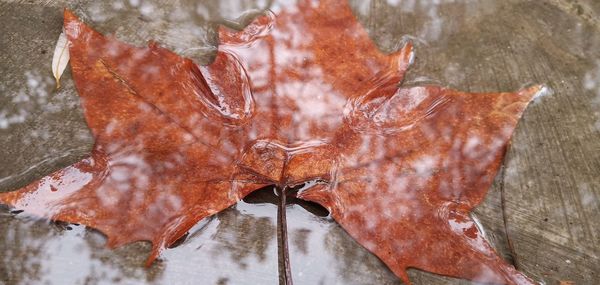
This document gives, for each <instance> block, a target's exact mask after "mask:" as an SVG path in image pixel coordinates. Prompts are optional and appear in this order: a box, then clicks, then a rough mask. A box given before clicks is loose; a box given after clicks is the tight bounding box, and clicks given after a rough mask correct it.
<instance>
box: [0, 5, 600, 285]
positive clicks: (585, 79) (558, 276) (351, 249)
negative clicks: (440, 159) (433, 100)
mask: <svg viewBox="0 0 600 285" xmlns="http://www.w3.org/2000/svg"><path fill="white" fill-rule="evenodd" d="M141 2H142V4H143V3H153V5H154V7H161V8H162V10H166V11H169V10H172V9H174V8H173V5H174V4H173V1H141ZM179 2H181V3H179V4H180V5H188V7H190V6H189V5H192V1H179ZM233 2H235V1H233ZM240 2H242V1H240ZM438 2H442V3H438ZM248 3H249V4H248ZM109 4H110V3H109ZM109 4H97V3H96V4H94V3H93V2H85V1H83V2H81V1H76V2H70V3H69V4H65V3H64V2H62V1H37V2H35V3H34V1H20V0H19V1H14V0H8V1H7V0H0V24H2V26H1V27H0V30H1V31H3V34H4V35H3V36H2V38H1V39H0V50H2V53H1V54H0V78H1V81H0V127H1V128H0V146H1V148H0V157H1V158H2V160H1V162H0V191H10V190H12V189H15V188H17V187H19V186H23V185H24V184H27V182H29V181H31V180H33V179H35V178H37V177H40V176H42V175H45V174H47V173H49V172H51V171H53V170H56V169H60V168H62V167H64V166H66V165H69V164H71V163H73V162H75V161H78V160H79V159H80V158H81V157H84V156H85V155H86V154H87V152H88V151H89V148H90V147H91V144H92V140H91V138H90V136H89V133H88V131H87V128H86V126H85V123H84V121H83V117H82V115H81V110H80V109H79V107H78V100H77V95H76V93H75V91H74V88H73V84H72V82H71V80H70V76H69V74H67V75H66V77H65V79H64V81H63V82H64V89H63V90H61V91H59V92H54V91H52V88H53V84H52V78H51V77H50V76H51V74H50V72H49V65H50V62H51V56H52V50H53V48H54V43H55V41H56V38H57V37H58V34H59V33H60V29H61V23H62V20H61V12H62V11H61V9H62V7H64V6H65V5H67V6H69V7H72V8H75V10H76V11H78V12H80V13H82V14H84V15H86V16H87V17H88V18H87V20H88V21H90V22H92V23H94V26H96V27H98V29H99V30H100V31H102V32H115V33H116V34H117V36H119V37H121V38H122V39H124V40H126V41H130V42H133V43H137V44H143V43H144V42H145V41H146V40H148V39H150V38H156V39H158V40H159V41H162V42H164V43H166V45H167V46H170V47H171V48H173V49H175V50H177V51H179V52H180V53H182V54H185V55H187V56H191V57H193V58H195V59H196V60H197V61H199V62H208V61H209V60H210V58H211V56H210V50H211V49H210V47H211V46H212V47H214V44H215V38H214V34H213V32H214V31H213V30H211V24H210V23H211V20H215V19H217V18H219V15H222V16H223V17H229V18H235V17H237V16H238V15H239V14H240V13H241V12H242V11H244V10H245V9H248V8H253V7H257V8H260V6H259V5H257V4H254V3H252V2H247V1H246V2H245V4H244V7H242V8H238V9H230V8H228V7H224V6H222V7H219V5H218V4H216V1H215V2H213V3H209V4H208V5H204V6H201V7H205V8H204V10H202V9H200V8H197V7H196V6H194V9H198V11H201V12H199V13H201V14H202V13H204V14H206V15H208V16H206V17H204V18H203V19H204V20H202V19H199V20H194V21H192V22H193V25H192V26H191V27H190V24H189V22H187V21H181V22H177V21H175V22H169V21H166V20H164V19H161V20H158V19H154V20H153V19H152V18H146V17H145V16H144V13H142V12H141V9H142V8H141V7H142V6H137V7H130V6H127V5H126V6H127V7H126V8H127V9H129V10H125V11H126V12H119V13H118V17H117V16H114V15H111V14H110V13H108V14H107V13H103V11H110V7H111V6H110V5H109ZM194 5H195V4H194ZM352 6H353V8H354V11H355V13H356V14H357V15H358V16H359V19H360V21H361V23H363V25H365V27H366V28H367V29H368V30H369V33H370V35H371V37H372V38H373V40H374V41H375V42H376V43H377V45H378V46H379V47H380V48H381V49H382V50H384V51H392V50H395V49H396V48H397V47H398V45H399V43H400V42H401V40H402V37H404V36H410V37H412V38H413V39H414V41H415V43H416V61H415V64H414V65H413V66H412V68H411V70H410V71H409V73H408V75H407V76H408V77H407V79H406V80H405V83H404V84H405V85H417V84H422V83H423V82H435V83H437V84H441V85H448V86H451V87H453V88H456V89H460V90H464V91H471V92H478V91H485V92H492V91H502V90H516V89H519V88H521V87H523V85H525V84H531V83H543V84H546V85H547V86H548V87H549V88H550V89H551V90H552V91H553V92H552V94H550V95H547V96H544V97H542V98H539V99H537V101H536V102H535V103H534V104H532V105H531V106H530V107H529V108H528V109H527V110H526V112H525V115H524V117H523V119H522V121H521V122H520V123H519V126H518V128H517V130H516V132H515V135H514V137H513V142H512V146H511V148H510V149H509V151H508V153H507V157H506V159H505V166H504V168H503V170H502V171H501V172H500V173H499V174H498V176H497V177H496V183H495V184H494V186H493V187H492V189H490V192H489V194H488V196H487V198H486V200H485V202H484V203H483V204H482V205H480V206H479V207H478V208H477V211H476V212H475V213H474V215H475V216H476V217H477V218H478V219H479V220H480V221H481V224H482V226H483V228H484V229H485V231H486V233H487V236H488V239H489V240H490V241H491V242H492V243H493V244H494V246H495V247H496V249H497V250H498V251H499V253H500V254H501V255H502V256H504V257H505V258H506V259H508V260H510V261H511V262H513V264H515V266H516V267H517V268H518V269H519V270H522V271H524V272H525V273H526V274H527V275H529V276H530V277H532V278H534V279H536V280H540V281H544V282H546V284H558V283H559V281H567V280H568V281H573V282H574V284H596V283H598V282H599V280H600V276H598V272H600V219H599V217H600V25H599V24H598V22H599V21H598V16H599V15H600V5H599V4H598V3H597V1H594V0H589V1H573V0H571V1H569V0H547V1H516V0H511V1H466V0H465V1H451V2H450V1H448V2H445V1H353V2H352ZM189 9H192V8H189ZM202 11H204V12H202ZM209 18H210V19H209ZM178 25H179V26H178ZM185 25H187V26H185ZM182 26H185V28H181V27H182ZM192 28H195V29H196V30H199V31H200V32H198V34H196V35H195V37H193V38H192V37H185V36H181V34H182V33H184V32H185V31H186V29H192ZM192 30H193V29H192ZM198 47H200V48H199V49H198ZM194 48H196V49H194ZM32 79H33V80H32ZM36 82H37V83H36ZM19 94H24V95H23V96H24V97H23V96H22V97H23V98H27V99H28V100H27V101H23V100H21V101H19V100H15V99H14V98H15V97H17V96H18V95H19ZM10 118H13V119H10ZM3 122H4V123H3ZM3 124H4V125H5V127H3ZM265 207H266V208H265ZM268 209H271V208H269V206H264V207H263V208H260V209H259V210H256V209H254V208H252V207H250V206H247V205H245V204H244V205H241V206H239V207H236V208H233V209H231V210H229V211H227V212H225V213H223V214H220V215H219V216H218V217H217V218H215V219H213V220H212V221H210V222H209V223H208V226H206V228H202V229H199V230H198V231H197V232H196V234H191V235H190V237H189V238H188V241H187V243H186V244H184V245H182V246H181V247H180V248H183V249H179V251H178V248H176V249H174V250H173V253H172V255H171V256H167V257H166V258H165V262H163V263H161V264H158V265H156V266H153V267H152V268H150V269H144V268H143V267H142V266H141V264H142V261H143V259H144V258H145V257H146V255H147V253H148V250H149V248H148V246H147V245H146V244H142V243H137V244H133V245H129V246H126V247H124V248H121V249H118V250H116V251H111V250H107V249H104V248H103V241H102V236H101V235H99V234H98V233H97V232H94V231H87V230H81V229H79V228H77V227H75V229H74V230H68V229H67V228H66V226H63V225H56V224H48V223H45V222H43V221H32V220H29V219H27V218H20V217H14V215H12V214H10V213H8V211H7V210H3V211H2V215H0V219H1V220H2V221H1V222H0V252H2V253H5V254H4V255H3V257H2V258H0V284H1V283H6V284H27V283H28V282H29V283H30V282H31V280H49V281H50V282H52V283H59V282H61V281H65V280H71V279H68V278H67V277H66V276H68V275H69V274H72V273H71V272H69V270H68V266H66V267H65V265H63V267H61V266H60V264H58V265H56V266H54V267H51V266H48V265H45V262H44V261H45V260H47V261H48V262H56V263H60V262H64V263H65V264H67V263H69V262H71V263H73V262H74V263H78V260H79V261H81V262H79V263H80V266H84V267H87V268H88V269H86V270H87V271H86V270H83V271H85V272H94V273H90V274H89V276H87V279H86V277H85V276H84V277H81V278H79V279H77V278H75V279H73V280H88V282H89V284H99V283H102V281H101V280H102V278H103V277H102V276H103V275H102V274H101V273H103V274H104V276H107V275H108V276H111V278H115V280H121V281H123V282H129V283H158V284H160V283H163V282H165V281H166V280H168V281H178V282H180V283H190V282H192V280H191V279H193V278H196V277H198V276H201V275H202V273H203V270H204V273H206V272H209V271H210V270H212V271H215V270H216V272H220V271H219V269H218V268H217V269H215V268H214V267H213V265H211V264H210V262H208V261H206V260H203V259H201V258H200V257H197V258H198V259H193V258H191V257H187V255H185V254H184V253H185V252H184V251H192V252H194V253H195V254H196V255H198V256H203V257H205V258H207V259H208V258H211V257H212V258H213V259H214V258H215V257H214V256H226V257H229V258H225V257H223V259H219V258H216V259H215V260H214V262H213V263H217V264H219V265H220V267H221V269H220V270H221V271H223V270H224V269H223V268H225V267H228V266H231V267H234V268H236V269H237V270H238V271H239V272H240V273H239V274H240V276H237V275H231V276H230V275H227V274H226V272H225V271H223V274H221V273H218V274H213V275H215V278H214V279H210V280H211V281H209V284H210V282H213V281H212V280H214V283H215V284H240V282H241V283H243V282H250V283H249V284H251V283H256V281H259V280H260V281H262V282H267V283H271V282H276V280H277V279H276V274H277V266H276V246H275V248H274V244H273V243H274V241H273V240H274V239H273V234H274V230H273V226H274V224H273V221H274V220H273V219H272V218H273V217H274V215H275V212H274V211H271V212H269V213H270V214H272V215H273V217H271V218H269V215H270V214H265V213H263V211H266V210H268ZM271 210H273V209H271ZM289 210H290V212H288V218H289V219H291V223H292V224H293V225H291V229H290V232H291V235H290V239H291V240H290V244H291V247H292V252H291V255H292V256H291V259H292V260H291V262H292V270H294V272H293V274H295V275H296V276H295V281H296V283H297V284H399V283H400V281H398V279H397V278H396V277H394V276H393V275H392V274H391V273H390V272H389V271H388V270H387V269H386V268H385V267H384V266H383V265H382V264H381V262H380V261H379V260H377V258H375V257H374V256H373V255H371V254H369V253H368V252H366V251H365V250H364V249H362V248H361V247H360V246H359V245H358V244H356V242H354V241H353V240H352V239H351V238H350V237H349V236H348V235H347V234H346V233H345V232H344V231H343V230H342V229H341V228H340V227H339V226H336V225H335V224H334V223H332V222H331V221H330V220H327V219H323V218H314V217H311V216H310V215H305V214H303V213H304V212H302V211H301V210H299V209H297V207H292V208H291V209H289ZM267 212H268V211H267ZM258 221H260V222H259V225H260V226H254V225H256V224H257V222H258ZM288 223H290V222H288ZM294 223H295V224H294ZM211 226H214V227H215V229H214V232H211ZM207 229H208V230H207ZM307 230H308V233H307ZM209 233H211V234H209ZM247 233H250V234H247ZM67 244H74V245H78V246H79V247H82V248H84V249H86V250H84V251H83V252H85V253H86V254H87V253H88V251H89V254H87V255H89V256H81V254H78V252H77V251H74V252H73V253H71V254H70V255H69V254H64V252H65V248H66V249H69V248H71V249H72V248H73V247H69V246H68V245H67ZM198 247H200V249H197V248H198ZM57 248H59V249H57ZM60 248H62V251H61V250H60ZM190 249H191V250H190ZM201 250H204V251H203V252H207V251H211V250H212V252H213V253H214V254H213V255H202V254H203V253H202V251H201ZM59 253H60V254H59ZM79 253H81V251H80V252H79ZM50 256H54V257H53V258H50ZM294 256H295V257H294ZM182 259H183V261H181V260H182ZM178 260H179V261H178ZM235 260H237V261H238V262H235ZM261 260H262V261H261ZM273 260H275V261H274V262H275V263H274V264H273ZM319 260H321V261H319ZM325 261H327V262H328V264H327V265H326V266H324V265H323V264H324V262H325ZM86 262H88V263H87V264H86ZM254 263H256V264H259V265H253V264H254ZM271 267H272V269H273V270H270V268H271ZM89 268H93V270H90V269H89ZM107 268H112V269H107ZM115 268H116V269H115ZM61 270H62V271H61ZM50 271H52V272H53V273H52V274H49V273H48V272H50ZM192 271H194V273H192ZM61 272H62V273H61ZM98 272H100V273H98ZM61 274H62V275H61ZM219 274H221V275H223V276H220V275H219ZM217 275H219V276H217ZM44 276H45V277H44ZM265 276H267V277H265ZM410 276H411V278H412V280H413V282H414V283H415V284H469V282H466V281H461V280H455V279H450V278H445V277H441V276H436V275H433V274H428V273H423V272H420V271H416V270H412V271H411V272H410ZM44 278H45V279H44ZM206 280H209V279H206ZM78 282H80V281H78ZM80 283H83V282H82V281H81V282H80Z"/></svg>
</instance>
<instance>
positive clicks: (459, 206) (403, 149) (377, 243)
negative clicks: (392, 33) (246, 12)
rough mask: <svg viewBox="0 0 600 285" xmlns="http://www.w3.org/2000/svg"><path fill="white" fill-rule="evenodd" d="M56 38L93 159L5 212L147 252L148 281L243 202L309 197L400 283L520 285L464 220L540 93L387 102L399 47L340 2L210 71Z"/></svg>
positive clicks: (81, 31)
mask: <svg viewBox="0 0 600 285" xmlns="http://www.w3.org/2000/svg"><path fill="white" fill-rule="evenodd" d="M64 26H65V31H66V34H67V36H68V39H69V42H70V55H71V68H72V71H73V72H72V73H73V77H74V80H75V84H76V87H77V90H78V91H79V95H80V96H81V102H82V106H83V108H84V111H85V117H86V120H87V123H88V126H89V127H90V129H91V130H92V133H93V135H94V137H95V139H96V144H95V147H94V151H93V153H92V155H91V156H90V157H89V158H87V159H84V160H82V161H80V162H78V163H76V164H74V165H72V166H69V167H67V168H65V169H63V170H60V171H58V172H56V173H53V174H51V175H49V176H46V177H44V178H42V179H40V180H39V181H36V182H34V183H32V184H30V185H28V186H27V187H24V188H22V189H19V190H17V191H14V192H10V193H5V194H1V195H0V201H1V202H3V203H5V204H9V205H12V206H13V207H15V208H18V209H22V210H25V211H27V212H29V213H33V214H36V215H39V216H43V217H47V218H51V219H55V220H61V221H65V222H72V223H81V224H85V225H87V226H90V227H93V228H96V229H99V230H100V231H102V232H103V233H105V234H106V235H107V236H108V245H109V246H111V247H115V246H119V245H122V244H126V243H129V242H133V241H138V240H150V241H152V243H153V246H154V248H153V251H152V254H151V256H150V257H149V258H148V263H151V262H152V261H153V260H154V259H155V258H156V257H157V256H158V255H159V254H160V252H161V251H162V250H164V249H165V248H166V247H168V246H169V245H171V244H173V243H174V242H175V241H176V240H177V239H178V238H180V237H181V236H182V235H184V234H185V233H186V232H187V231H188V229H190V227H192V226H193V225H194V224H196V223H197V222H198V221H200V220H202V219H204V218H205V217H208V216H210V215H213V214H215V213H217V212H219V211H221V210H223V209H225V208H227V207H229V206H231V205H232V204H234V203H236V202H237V201H239V200H240V199H241V198H243V197H244V196H246V195H248V194H249V193H251V192H252V191H254V190H256V189H258V188H260V187H264V186H267V185H277V186H279V187H291V186H295V185H300V184H302V183H306V182H311V183H310V185H312V187H310V188H307V189H304V190H302V191H301V192H300V193H298V197H299V198H301V199H305V200H308V201H313V202H317V203H319V204H321V205H323V206H324V207H326V208H327V209H328V210H329V211H330V213H331V215H332V217H333V218H334V219H335V220H336V221H337V222H338V223H340V224H341V225H342V227H343V228H344V229H345V230H346V231H347V232H348V233H349V234H350V235H351V236H352V237H353V238H355V239H356V240H357V241H358V242H359V243H360V244H361V245H363V246H364V247H366V248H367V249H368V250H370V251H371V252H373V253H374V254H376V255H377V256H378V257H379V258H381V260H383V261H384V262H385V263H386V264H387V265H388V266H389V268H390V269H391V270H392V271H393V272H394V273H395V274H396V275H397V276H398V277H400V278H401V279H402V280H403V281H404V282H405V283H409V280H408V276H407V274H406V269H407V268H409V267H414V268H419V269H423V270H426V271H430V272H434V273H438V274H443V275H448V276H453V277H459V278H465V279H470V280H476V281H482V282H492V283H507V284H533V281H531V280H530V279H529V278H527V277H526V276H524V275H523V274H521V273H520V272H518V271H516V270H515V269H514V268H513V267H512V266H510V265H508V264H507V263H506V262H504V261H503V260H502V259H501V258H499V257H498V256H497V254H496V253H495V252H494V250H493V248H492V247H491V246H490V245H489V244H488V243H487V241H486V240H485V239H484V238H483V236H482V234H481V232H480V230H479V229H478V228H477V226H476V224H475V223H474V222H473V220H472V219H471V217H470V216H469V212H470V211H471V209H473V207H475V206H476V205H477V204H479V203H480V202H481V200H482V199H483V198H484V196H485V194H486V192H487V189H488V188H489V187H490V185H491V183H492V180H493V179H494V176H495V175H496V172H497V171H498V168H499V167H500V165H501V162H502V158H503V155H504V151H505V148H506V144H507V142H508V141H509V139H510V137H511V135H512V132H513V130H514V128H515V126H516V124H517V120H518V118H519V117H520V116H521V114H522V112H523V111H524V109H525V107H526V106H527V104H528V103H529V101H530V100H531V99H532V98H533V97H534V96H535V95H536V94H537V93H538V92H539V91H540V89H541V87H540V86H535V87H531V88H528V89H525V90H521V91H519V92H515V93H481V94H471V93H464V92H459V91H454V90H450V89H446V88H442V87H437V86H419V87H410V88H404V87H400V88H399V87H398V85H399V84H400V83H401V81H402V78H403V76H404V73H405V72H406V70H407V68H408V66H409V64H410V62H411V60H412V45H411V44H410V43H407V44H406V45H404V47H403V48H402V49H401V50H399V51H397V52H395V53H392V54H389V55H385V54H382V53H380V52H379V50H378V49H377V48H376V46H375V45H374V44H373V43H372V42H371V41H370V39H369V37H368V34H367V33H366V31H365V30H364V29H363V28H362V27H361V26H360V24H359V23H358V22H357V21H356V20H355V18H354V16H353V14H352V11H351V10H350V9H349V7H348V6H347V5H346V4H342V3H340V2H339V1H321V2H320V3H316V2H314V1H299V3H298V4H296V5H292V6H290V7H287V8H285V9H284V10H283V11H281V12H279V13H278V14H277V15H275V14H273V13H271V12H269V13H266V14H265V15H263V16H261V17H258V18H257V19H255V20H254V21H253V22H252V23H251V24H250V25H249V26H248V27H246V28H245V29H244V30H243V31H239V32H238V31H233V30H228V29H226V28H221V30H220V31H219V36H220V41H221V43H220V45H219V48H218V53H217V56H216V58H215V61H214V62H213V63H212V64H210V65H209V66H198V65H196V64H195V63H194V62H192V61H191V60H190V59H186V58H182V57H180V56H178V55H176V54H174V53H172V52H170V51H168V50H166V49H163V48H160V47H158V46H157V45H156V44H150V45H149V46H148V47H133V46H131V45H128V44H125V43H122V42H120V41H118V40H117V39H115V38H112V37H105V36H103V35H101V34H99V33H97V32H95V31H94V30H92V29H91V28H90V27H88V26H87V25H85V24H84V23H82V22H81V21H80V20H79V19H78V18H77V17H76V16H75V15H73V14H72V13H71V12H69V11H65V23H64Z"/></svg>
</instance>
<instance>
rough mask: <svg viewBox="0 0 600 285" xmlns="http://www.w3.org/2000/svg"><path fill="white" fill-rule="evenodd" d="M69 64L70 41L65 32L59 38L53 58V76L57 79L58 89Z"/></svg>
mask: <svg viewBox="0 0 600 285" xmlns="http://www.w3.org/2000/svg"><path fill="white" fill-rule="evenodd" d="M68 63H69V41H68V40H67V35H66V34H65V32H64V31H63V32H62V33H60V35H59V36H58V40H57V41H56V47H55V48H54V55H53V56H52V75H54V79H56V89H58V88H60V77H61V76H62V74H63V72H64V71H65V68H67V64H68Z"/></svg>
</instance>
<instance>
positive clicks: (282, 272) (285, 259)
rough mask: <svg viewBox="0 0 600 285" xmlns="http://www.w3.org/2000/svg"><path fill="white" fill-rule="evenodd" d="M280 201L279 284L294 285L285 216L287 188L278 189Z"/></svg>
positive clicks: (278, 215) (278, 227)
mask: <svg viewBox="0 0 600 285" xmlns="http://www.w3.org/2000/svg"><path fill="white" fill-rule="evenodd" d="M275 189H276V191H277V196H279V201H278V204H277V239H278V244H279V246H278V248H279V284H280V285H293V284H294V282H293V281H292V271H291V267H290V256H289V249H288V237H287V220H286V216H285V206H286V196H287V193H286V188H281V187H276V188H275Z"/></svg>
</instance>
